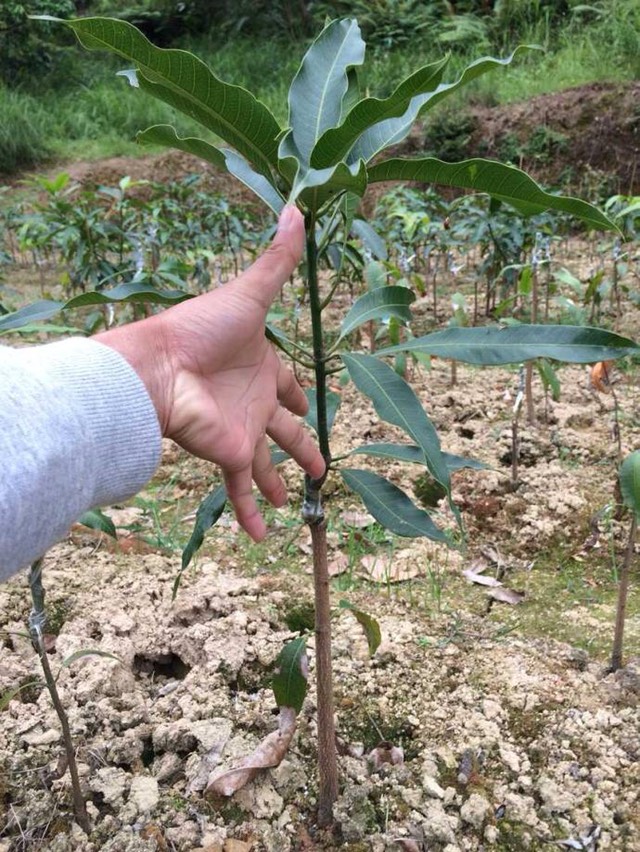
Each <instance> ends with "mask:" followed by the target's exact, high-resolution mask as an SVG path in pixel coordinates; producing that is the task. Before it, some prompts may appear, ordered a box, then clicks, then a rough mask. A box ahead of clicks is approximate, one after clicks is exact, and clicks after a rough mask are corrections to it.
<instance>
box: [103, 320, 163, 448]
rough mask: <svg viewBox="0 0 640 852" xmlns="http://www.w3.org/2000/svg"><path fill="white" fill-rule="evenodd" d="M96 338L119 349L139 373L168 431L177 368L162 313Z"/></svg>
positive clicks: (159, 420) (114, 329) (159, 418)
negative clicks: (172, 358)
mask: <svg viewBox="0 0 640 852" xmlns="http://www.w3.org/2000/svg"><path fill="white" fill-rule="evenodd" d="M94 340H96V341H97V342H98V343H102V344H103V345H105V346H109V347H110V348H111V349H114V350H115V351H116V352H118V354H119V355H120V356H121V357H122V358H124V359H125V361H127V362H128V364H129V365H130V366H131V367H132V368H133V369H134V370H135V372H136V373H137V374H138V376H139V377H140V379H141V380H142V383H143V384H144V386H145V388H146V390H147V393H148V394H149V397H150V399H151V402H152V403H153V407H154V408H155V410H156V414H157V417H158V422H159V423H160V428H161V430H162V434H163V435H165V434H166V431H167V426H168V422H169V417H170V413H171V399H172V396H173V383H174V369H173V364H172V361H171V357H170V349H169V346H168V340H167V331H166V323H165V322H164V317H163V314H158V315H157V316H152V317H148V318H147V319H144V320H139V321H138V322H133V323H128V324H127V325H122V326H118V327H116V328H113V329H110V330H109V331H105V332H102V333H101V334H97V335H95V337H94Z"/></svg>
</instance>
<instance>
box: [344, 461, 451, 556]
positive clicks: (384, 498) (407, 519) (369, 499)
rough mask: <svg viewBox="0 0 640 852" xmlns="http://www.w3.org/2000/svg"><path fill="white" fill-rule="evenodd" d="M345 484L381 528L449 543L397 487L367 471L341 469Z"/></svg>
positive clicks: (421, 510) (406, 535)
mask: <svg viewBox="0 0 640 852" xmlns="http://www.w3.org/2000/svg"><path fill="white" fill-rule="evenodd" d="M340 475H341V476H342V478H343V479H344V481H345V483H346V485H347V486H348V487H349V488H351V489H352V491H355V492H356V494H359V495H360V497H361V498H362V502H363V503H364V505H365V506H366V508H367V511H368V512H369V513H370V514H371V515H373V517H374V518H375V519H376V521H378V523H379V524H381V525H382V526H383V527H384V528H385V529H387V530H390V531H391V532H393V533H395V534H396V535H401V536H404V537H405V538H418V537H421V536H422V537H425V538H429V539H432V540H433V541H442V542H446V543H447V544H451V540H450V538H449V536H448V535H447V534H446V533H445V532H444V531H443V530H441V529H439V528H438V527H437V526H436V525H435V524H434V522H433V521H432V520H431V517H430V516H429V515H428V514H427V513H426V512H425V511H424V510H423V509H419V508H418V507H417V506H416V505H415V503H414V502H413V501H412V500H411V499H410V498H409V497H408V496H407V495H406V494H405V493H404V491H402V490H401V489H400V488H398V487H397V485H394V484H393V483H392V482H389V480H388V479H385V478H384V477H382V476H378V474H377V473H372V472H371V471H370V470H358V469H356V468H342V469H341V470H340Z"/></svg>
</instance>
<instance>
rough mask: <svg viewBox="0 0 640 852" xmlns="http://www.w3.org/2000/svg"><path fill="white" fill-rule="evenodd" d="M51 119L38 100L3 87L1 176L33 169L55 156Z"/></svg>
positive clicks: (0, 98)
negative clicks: (49, 130) (51, 138)
mask: <svg viewBox="0 0 640 852" xmlns="http://www.w3.org/2000/svg"><path fill="white" fill-rule="evenodd" d="M48 117H49V116H48V112H47V109H46V107H45V106H44V105H43V103H42V102H41V101H39V100H38V99H36V98H34V97H31V96H30V95H23V94H20V93H18V92H9V91H7V90H6V89H4V88H2V87H0V174H13V173H14V172H17V171H20V170H22V169H30V168H32V167H33V166H36V165H38V164H39V163H42V162H44V161H45V160H47V159H48V158H49V157H51V156H52V153H53V149H52V146H51V142H50V137H49V135H48Z"/></svg>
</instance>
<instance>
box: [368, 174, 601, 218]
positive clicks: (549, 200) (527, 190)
mask: <svg viewBox="0 0 640 852" xmlns="http://www.w3.org/2000/svg"><path fill="white" fill-rule="evenodd" d="M381 180H411V181H422V182H424V183H435V184H439V185H441V186H455V187H458V188H459V189H470V190H473V191H474V192H486V193H488V194H489V195H491V196H492V197H493V198H497V199H499V200H500V201H505V202H507V203H509V204H511V205H512V206H513V207H515V208H516V209H517V210H519V211H520V212H521V213H522V214H523V215H526V216H530V215H533V214H535V213H542V212H543V211H545V210H562V211H563V212H565V213H570V214H571V215H573V216H576V217H578V218H579V219H582V220H583V221H584V222H586V223H587V224H589V225H591V227H593V228H598V229H600V230H617V227H616V225H615V224H614V223H613V222H612V221H611V220H610V219H608V218H607V217H606V216H605V215H604V213H601V212H600V210H598V208H597V207H594V206H593V205H592V204H588V203H587V202H586V201H581V200H580V199H578V198H570V197H569V196H567V195H552V194H551V193H549V192H545V191H544V190H543V189H541V187H539V186H538V184H537V183H536V182H535V181H534V180H532V178H530V177H529V175H527V174H525V172H523V171H521V170H520V169H517V168H516V167H515V166H506V165H504V164H503V163H497V162H494V161H492V160H481V159H473V160H463V161H462V162H460V163H445V162H443V161H442V160H437V159H436V158H435V157H424V158H420V159H416V160H403V159H400V158H394V159H391V160H384V161H383V162H382V163H378V164H377V165H375V166H372V167H371V168H370V169H369V182H370V183H375V182H377V181H381Z"/></svg>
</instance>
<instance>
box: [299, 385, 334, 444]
mask: <svg viewBox="0 0 640 852" xmlns="http://www.w3.org/2000/svg"><path fill="white" fill-rule="evenodd" d="M305 394H306V396H307V399H308V400H309V411H308V412H307V416H306V417H305V418H304V419H305V420H306V422H307V423H308V424H309V426H311V428H312V429H313V431H314V432H315V433H316V435H317V434H318V411H317V401H316V400H317V396H318V395H317V392H316V389H315V388H309V389H308V390H306V391H305ZM340 399H341V397H340V394H339V393H336V392H335V391H332V390H327V431H328V433H329V434H331V429H332V428H333V421H334V420H335V419H336V414H337V412H338V408H339V407H340Z"/></svg>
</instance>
